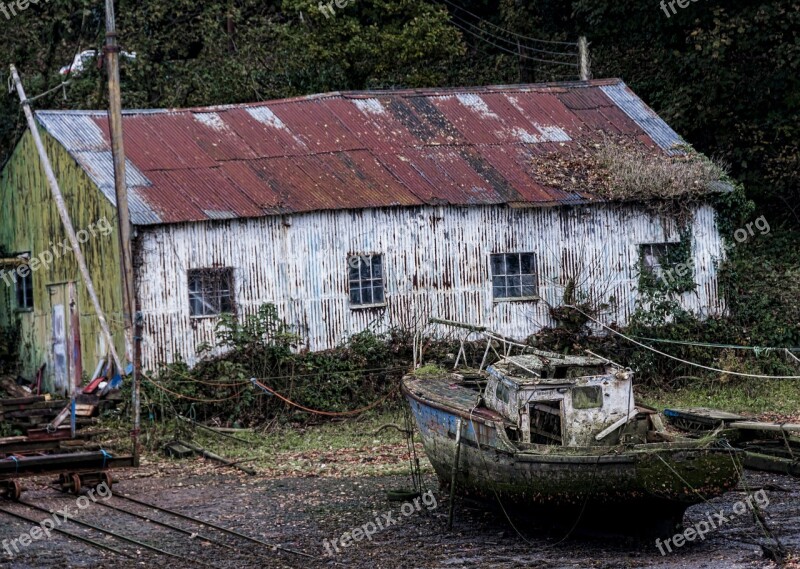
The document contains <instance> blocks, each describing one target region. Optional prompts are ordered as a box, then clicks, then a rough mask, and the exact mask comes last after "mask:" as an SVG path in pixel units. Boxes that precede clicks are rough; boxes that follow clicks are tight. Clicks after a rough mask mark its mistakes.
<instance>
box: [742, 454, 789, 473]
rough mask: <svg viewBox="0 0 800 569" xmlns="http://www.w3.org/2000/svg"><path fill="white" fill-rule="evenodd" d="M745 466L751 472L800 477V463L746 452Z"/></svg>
mask: <svg viewBox="0 0 800 569" xmlns="http://www.w3.org/2000/svg"><path fill="white" fill-rule="evenodd" d="M744 466H745V468H749V469H750V470H760V471H764V472H775V473H778V474H788V475H790V476H796V477H800V461H798V460H792V459H788V458H779V457H775V456H769V455H766V454H759V453H756V452H749V451H746V452H745V453H744Z"/></svg>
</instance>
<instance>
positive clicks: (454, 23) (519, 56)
mask: <svg viewBox="0 0 800 569" xmlns="http://www.w3.org/2000/svg"><path fill="white" fill-rule="evenodd" d="M451 23H452V24H453V25H454V26H456V27H457V28H458V29H460V30H462V31H464V32H466V33H468V34H469V35H471V36H474V37H475V38H477V39H479V40H481V41H483V42H486V43H488V44H489V45H492V46H494V47H495V48H497V49H499V50H501V51H504V52H506V53H509V54H511V55H513V56H514V57H518V58H521V59H525V60H528V61H536V62H538V63H549V64H552V65H562V66H566V67H575V68H578V67H579V65H578V64H577V63H567V62H565V61H550V60H547V59H539V58H537V57H530V56H527V55H523V54H521V53H518V52H514V51H511V50H510V49H507V48H505V47H503V46H501V45H497V44H496V43H494V42H492V41H489V40H487V39H486V38H484V37H481V36H480V35H479V34H476V33H474V32H473V31H471V30H468V29H467V28H465V27H463V26H461V25H459V24H457V23H456V22H452V21H451Z"/></svg>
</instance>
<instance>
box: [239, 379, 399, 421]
mask: <svg viewBox="0 0 800 569" xmlns="http://www.w3.org/2000/svg"><path fill="white" fill-rule="evenodd" d="M250 382H251V383H252V384H253V385H255V386H256V387H260V388H261V389H262V390H264V391H265V392H267V393H269V394H271V395H274V396H275V397H277V398H278V399H280V400H281V401H283V402H284V403H288V404H289V405H291V406H292V407H297V408H298V409H301V410H303V411H305V412H306V413H312V414H314V415H324V416H326V417H351V416H353V415H358V414H360V413H363V412H364V411H369V410H370V409H373V408H375V407H377V406H378V405H380V404H381V403H383V402H384V401H386V400H387V399H388V398H389V396H390V395H391V394H392V392H391V391H390V392H389V393H387V394H386V395H384V396H383V397H381V398H380V399H378V400H377V401H375V402H374V403H372V404H371V405H368V406H366V407H362V408H361V409H355V410H353V411H342V412H336V411H320V410H319V409H311V408H309V407H305V406H303V405H300V404H299V403H295V402H294V401H292V400H290V399H287V398H286V397H284V396H283V395H281V394H280V393H278V392H277V391H274V390H273V389H271V388H269V387H267V386H266V385H264V384H263V383H261V382H260V381H258V380H257V379H256V378H255V377H254V378H251V379H250Z"/></svg>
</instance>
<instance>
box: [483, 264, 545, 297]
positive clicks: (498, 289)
mask: <svg viewBox="0 0 800 569" xmlns="http://www.w3.org/2000/svg"><path fill="white" fill-rule="evenodd" d="M491 263H492V293H493V295H494V298H495V299H496V300H504V299H515V298H523V299H524V298H538V294H539V290H538V283H537V274H536V256H535V255H534V254H533V253H500V254H496V255H492V256H491Z"/></svg>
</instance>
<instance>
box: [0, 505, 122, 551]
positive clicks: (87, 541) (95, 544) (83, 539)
mask: <svg viewBox="0 0 800 569" xmlns="http://www.w3.org/2000/svg"><path fill="white" fill-rule="evenodd" d="M0 513H3V514H5V515H7V516H11V517H12V518H17V519H20V520H23V521H26V522H29V523H31V524H33V525H35V526H38V525H39V522H38V521H37V520H34V519H31V518H29V517H27V516H23V515H22V514H18V513H16V512H12V511H11V510H6V509H5V508H0ZM50 531H54V532H56V533H60V534H61V535H66V536H67V537H70V538H72V539H74V540H76V541H81V542H83V543H85V544H86V545H90V546H92V547H96V548H98V549H105V550H106V551H110V552H111V553H114V554H116V555H121V556H123V557H127V558H129V559H133V556H132V555H131V554H129V553H125V552H124V551H120V550H119V549H115V548H113V547H110V546H108V545H103V544H102V543H98V542H96V541H94V540H91V539H89V538H88V537H83V536H81V535H78V534H75V533H72V532H69V531H66V530H63V529H60V528H55V527H54V528H52V529H51V530H50Z"/></svg>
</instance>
